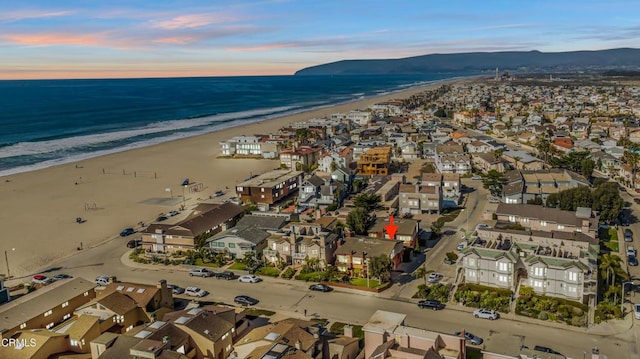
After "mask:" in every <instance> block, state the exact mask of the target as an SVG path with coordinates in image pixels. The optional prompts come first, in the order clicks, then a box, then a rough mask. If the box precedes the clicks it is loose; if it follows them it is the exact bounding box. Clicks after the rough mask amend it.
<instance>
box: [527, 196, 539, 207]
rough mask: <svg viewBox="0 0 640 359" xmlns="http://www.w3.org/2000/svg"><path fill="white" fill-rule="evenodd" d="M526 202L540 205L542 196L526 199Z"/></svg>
mask: <svg viewBox="0 0 640 359" xmlns="http://www.w3.org/2000/svg"><path fill="white" fill-rule="evenodd" d="M527 204H535V205H537V206H542V197H540V196H536V197H535V198H532V199H529V200H527Z"/></svg>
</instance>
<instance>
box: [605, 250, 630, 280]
mask: <svg viewBox="0 0 640 359" xmlns="http://www.w3.org/2000/svg"><path fill="white" fill-rule="evenodd" d="M621 263H622V259H621V258H620V257H618V256H617V255H615V254H610V253H606V254H603V255H602V256H601V257H600V271H601V272H600V274H601V275H602V277H603V278H605V281H606V282H607V284H608V285H612V284H614V283H615V282H616V279H617V278H622V279H627V278H628V277H629V276H628V275H627V273H626V272H625V271H624V270H622V264H621Z"/></svg>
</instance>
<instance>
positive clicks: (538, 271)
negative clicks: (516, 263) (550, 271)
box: [533, 267, 546, 277]
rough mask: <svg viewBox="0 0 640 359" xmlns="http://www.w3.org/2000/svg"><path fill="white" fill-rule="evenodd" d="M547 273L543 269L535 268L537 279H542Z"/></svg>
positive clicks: (534, 272) (534, 273)
mask: <svg viewBox="0 0 640 359" xmlns="http://www.w3.org/2000/svg"><path fill="white" fill-rule="evenodd" d="M545 272H546V270H545V268H542V267H535V268H533V275H535V276H537V277H542V276H543V275H544V274H545Z"/></svg>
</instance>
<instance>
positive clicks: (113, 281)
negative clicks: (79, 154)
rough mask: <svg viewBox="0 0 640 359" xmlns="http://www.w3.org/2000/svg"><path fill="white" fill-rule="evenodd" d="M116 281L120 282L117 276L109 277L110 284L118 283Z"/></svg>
mask: <svg viewBox="0 0 640 359" xmlns="http://www.w3.org/2000/svg"><path fill="white" fill-rule="evenodd" d="M116 282H118V280H117V279H116V277H115V276H111V277H109V284H111V283H116Z"/></svg>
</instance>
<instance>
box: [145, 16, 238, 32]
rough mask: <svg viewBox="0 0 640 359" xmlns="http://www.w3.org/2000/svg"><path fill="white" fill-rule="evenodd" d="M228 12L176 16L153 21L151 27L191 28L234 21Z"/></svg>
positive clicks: (168, 28)
mask: <svg viewBox="0 0 640 359" xmlns="http://www.w3.org/2000/svg"><path fill="white" fill-rule="evenodd" d="M234 20H235V19H233V18H232V17H229V16H228V14H214V13H207V14H190V15H182V16H176V17H174V18H171V19H169V20H164V21H156V22H154V23H153V27H157V28H162V29H167V30H175V29H192V28H196V27H203V26H207V25H211V24H221V23H226V22H231V21H234Z"/></svg>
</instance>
